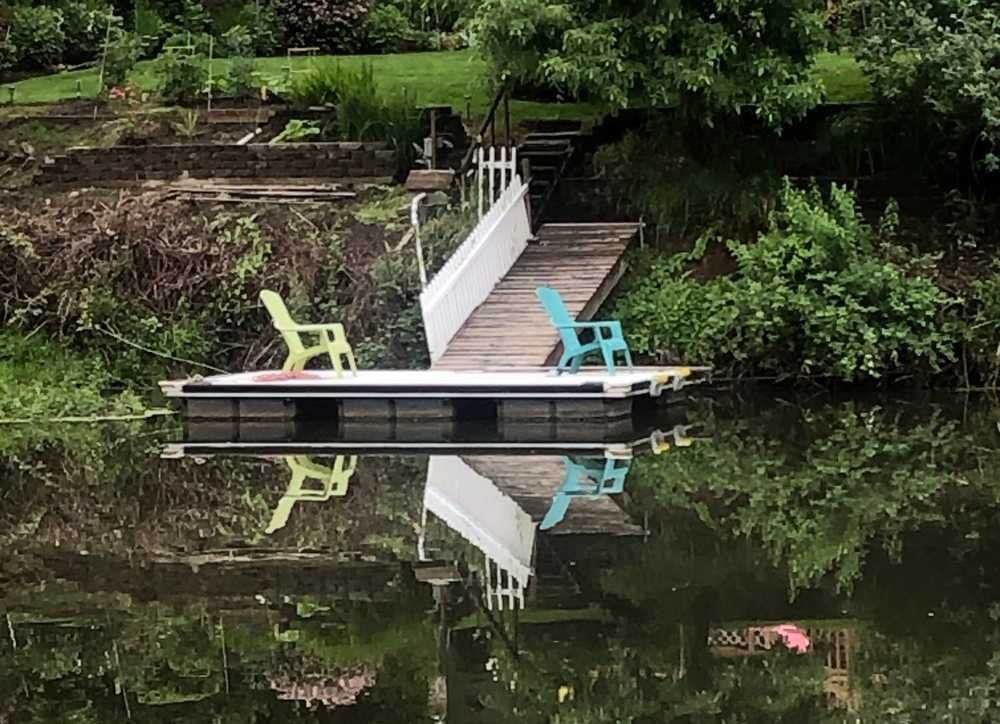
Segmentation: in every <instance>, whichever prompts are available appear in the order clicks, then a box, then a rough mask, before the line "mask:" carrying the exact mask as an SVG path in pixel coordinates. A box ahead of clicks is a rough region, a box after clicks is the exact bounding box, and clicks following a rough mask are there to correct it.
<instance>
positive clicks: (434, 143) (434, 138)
mask: <svg viewBox="0 0 1000 724" xmlns="http://www.w3.org/2000/svg"><path fill="white" fill-rule="evenodd" d="M437 125H438V124H437V109H436V108H431V168H432V169H435V168H437V161H438V130H437Z"/></svg>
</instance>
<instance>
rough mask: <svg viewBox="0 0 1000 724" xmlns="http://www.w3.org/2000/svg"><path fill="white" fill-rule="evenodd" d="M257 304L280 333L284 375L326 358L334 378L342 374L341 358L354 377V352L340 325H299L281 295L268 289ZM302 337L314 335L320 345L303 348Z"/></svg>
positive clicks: (355, 371) (355, 368) (356, 371)
mask: <svg viewBox="0 0 1000 724" xmlns="http://www.w3.org/2000/svg"><path fill="white" fill-rule="evenodd" d="M260 301H262V302H263V303H264V306H265V307H266V308H267V311H268V313H269V314H270V315H271V321H272V322H273V323H274V328H275V329H276V330H278V331H279V332H280V333H281V337H282V339H284V340H285V344H286V345H287V346H288V357H286V358H285V364H284V366H283V367H282V369H283V370H284V371H286V372H288V371H291V370H302V369H305V366H306V362H308V361H309V360H311V359H312V358H313V357H319V356H320V355H323V354H328V355H330V362H331V363H332V364H333V369H335V370H336V371H337V376H338V377H340V376H341V375H342V374H343V372H344V369H343V364H342V363H341V361H340V358H341V357H345V358H346V359H347V365H348V367H350V369H351V372H353V373H354V374H357V373H358V368H357V365H356V364H355V363H354V352H353V351H352V350H351V345H350V344H349V343H348V342H347V335H346V334H345V333H344V325H342V324H299V323H297V322H296V321H295V320H293V319H292V315H291V314H289V313H288V308H287V307H286V306H285V303H284V301H282V299H281V295H279V294H278V293H277V292H272V291H270V290H269V289H265V290H263V291H262V292H261V293H260ZM302 333H306V334H315V335H318V336H319V342H320V343H319V344H317V345H315V346H313V347H306V346H305V344H303V342H302V337H301V334H302Z"/></svg>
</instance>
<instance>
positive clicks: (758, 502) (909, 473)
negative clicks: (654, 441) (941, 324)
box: [629, 404, 1000, 587]
mask: <svg viewBox="0 0 1000 724" xmlns="http://www.w3.org/2000/svg"><path fill="white" fill-rule="evenodd" d="M923 412H924V414H916V413H913V412H912V411H911V412H908V413H907V414H906V415H905V416H904V415H903V414H900V413H895V414H894V413H890V412H889V411H887V410H885V409H882V408H880V407H870V406H869V407H865V406H861V405H855V404H849V405H844V406H830V407H825V408H821V409H819V410H818V411H811V410H807V409H798V408H794V409H789V408H771V409H769V410H766V411H763V412H761V413H759V414H757V415H755V416H752V417H748V418H738V419H733V420H717V421H716V425H715V428H716V429H715V436H714V439H713V440H712V441H711V442H706V443H705V444H703V445H699V446H695V447H693V448H691V449H688V450H685V451H684V454H683V455H667V456H662V457H658V458H644V459H641V460H639V461H637V462H636V464H635V465H634V466H633V472H632V475H631V476H630V478H629V484H630V490H631V491H632V492H633V494H638V495H640V496H642V497H643V499H644V500H645V501H646V505H647V506H649V507H652V508H653V509H655V510H663V509H666V508H681V509H685V510H693V511H696V512H697V513H698V515H699V516H700V517H701V519H702V520H703V521H704V522H705V523H707V524H708V525H710V526H712V527H713V528H716V529H718V530H719V531H721V532H724V533H727V534H735V535H749V536H753V537H754V538H755V539H756V540H759V541H760V542H761V543H763V545H764V547H765V548H766V549H767V550H768V551H769V552H770V554H771V557H772V559H773V560H774V561H775V562H776V563H778V564H780V565H783V566H786V567H787V568H788V571H789V574H790V577H791V583H792V585H793V586H803V585H808V584H811V583H815V582H817V581H818V580H819V579H820V578H822V577H823V576H824V575H826V574H827V573H833V574H834V576H835V578H836V581H837V583H838V584H839V585H840V586H842V587H846V586H848V585H849V584H851V583H852V582H853V581H855V580H856V579H857V578H858V577H859V575H860V574H861V570H862V567H863V558H864V555H865V549H866V546H867V545H868V543H869V542H870V541H873V540H874V541H879V542H880V543H881V544H882V545H883V546H884V547H886V548H887V549H889V550H898V545H899V540H900V535H901V534H902V533H903V532H904V531H906V530H910V529H913V528H916V527H918V526H920V525H923V524H931V523H936V522H938V521H941V520H942V519H943V516H944V515H945V511H946V510H947V509H948V507H949V505H950V504H951V502H952V500H953V499H954V497H955V495H956V493H959V492H960V489H962V488H964V490H961V495H962V496H965V497H968V496H969V495H970V494H972V495H974V496H976V497H978V498H979V499H980V500H984V501H993V500H995V499H996V495H997V488H996V487H995V483H994V478H993V476H992V474H993V472H994V471H996V470H997V469H998V467H1000V466H998V463H1000V456H998V454H997V451H996V448H995V441H994V440H993V438H992V434H991V433H990V432H989V428H987V427H986V426H985V423H987V422H988V419H986V418H985V416H984V418H983V419H982V420H981V424H983V427H982V428H981V430H980V431H979V434H980V435H981V436H986V435H989V437H987V438H986V440H985V443H986V444H977V440H976V436H975V432H976V431H975V430H970V429H968V428H966V429H962V428H960V426H959V424H958V422H957V421H956V420H954V419H949V418H947V417H945V416H944V415H941V414H933V413H927V412H926V410H924V411H923Z"/></svg>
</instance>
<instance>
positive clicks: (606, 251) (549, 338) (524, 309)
mask: <svg viewBox="0 0 1000 724" xmlns="http://www.w3.org/2000/svg"><path fill="white" fill-rule="evenodd" d="M638 230H639V225H638V224H610V223H609V224H547V225H545V226H543V227H542V228H541V229H540V230H539V232H538V234H537V237H536V243H533V244H529V246H528V248H527V249H526V250H525V251H524V253H523V254H522V255H521V257H520V258H519V259H518V260H517V262H515V264H514V266H513V268H511V270H510V272H509V273H508V274H507V276H505V277H504V278H503V279H502V280H500V282H499V283H498V284H497V285H496V287H495V288H494V289H493V292H492V293H491V294H490V296H489V297H488V298H487V299H486V301H485V302H483V303H482V304H481V305H479V307H478V308H477V309H476V310H475V311H474V312H473V313H472V315H471V316H470V317H469V319H468V320H467V321H466V323H465V324H464V325H463V326H462V328H461V329H460V330H459V331H458V333H457V334H456V335H455V337H454V338H453V339H452V340H451V342H450V343H449V345H448V350H447V352H445V354H444V356H443V357H441V359H439V360H438V361H437V362H436V363H435V364H434V369H485V368H489V367H504V366H509V367H540V366H544V365H546V364H551V363H552V362H553V361H554V358H555V359H557V358H558V346H559V337H558V335H557V333H556V331H555V329H554V328H553V327H552V323H551V322H550V321H549V317H548V315H547V314H546V313H545V310H544V309H543V308H542V305H541V304H540V303H539V301H538V298H537V297H536V296H535V290H536V289H537V288H538V287H540V286H548V287H552V288H554V289H558V290H559V292H560V293H561V294H562V297H563V300H564V301H565V302H566V306H567V307H568V308H569V311H570V313H571V314H573V315H575V316H576V318H577V319H581V320H586V319H590V318H592V317H593V315H594V314H595V313H596V311H597V310H598V308H599V307H600V306H601V304H602V303H603V302H604V301H605V299H607V297H608V295H609V294H610V293H611V290H612V289H613V288H614V286H615V284H617V282H618V280H619V279H620V278H621V275H622V272H623V271H624V269H623V262H622V256H623V255H624V254H625V251H626V249H627V248H628V246H629V243H630V242H631V241H632V239H633V238H635V236H636V234H637V233H638Z"/></svg>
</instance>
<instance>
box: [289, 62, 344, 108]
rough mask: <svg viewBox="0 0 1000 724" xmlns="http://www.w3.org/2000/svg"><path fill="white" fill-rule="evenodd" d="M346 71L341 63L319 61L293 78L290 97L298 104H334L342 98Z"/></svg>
mask: <svg viewBox="0 0 1000 724" xmlns="http://www.w3.org/2000/svg"><path fill="white" fill-rule="evenodd" d="M343 83H344V71H343V69H342V68H341V67H340V63H335V62H331V61H319V62H316V63H314V64H313V65H312V67H311V68H310V69H309V70H308V71H307V72H305V73H299V74H297V75H296V76H295V77H294V78H292V83H291V86H290V88H289V90H288V99H289V100H290V101H291V102H292V103H293V104H294V105H297V106H325V105H333V104H335V103H336V102H337V100H338V99H339V98H340V88H341V86H342V85H343Z"/></svg>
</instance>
